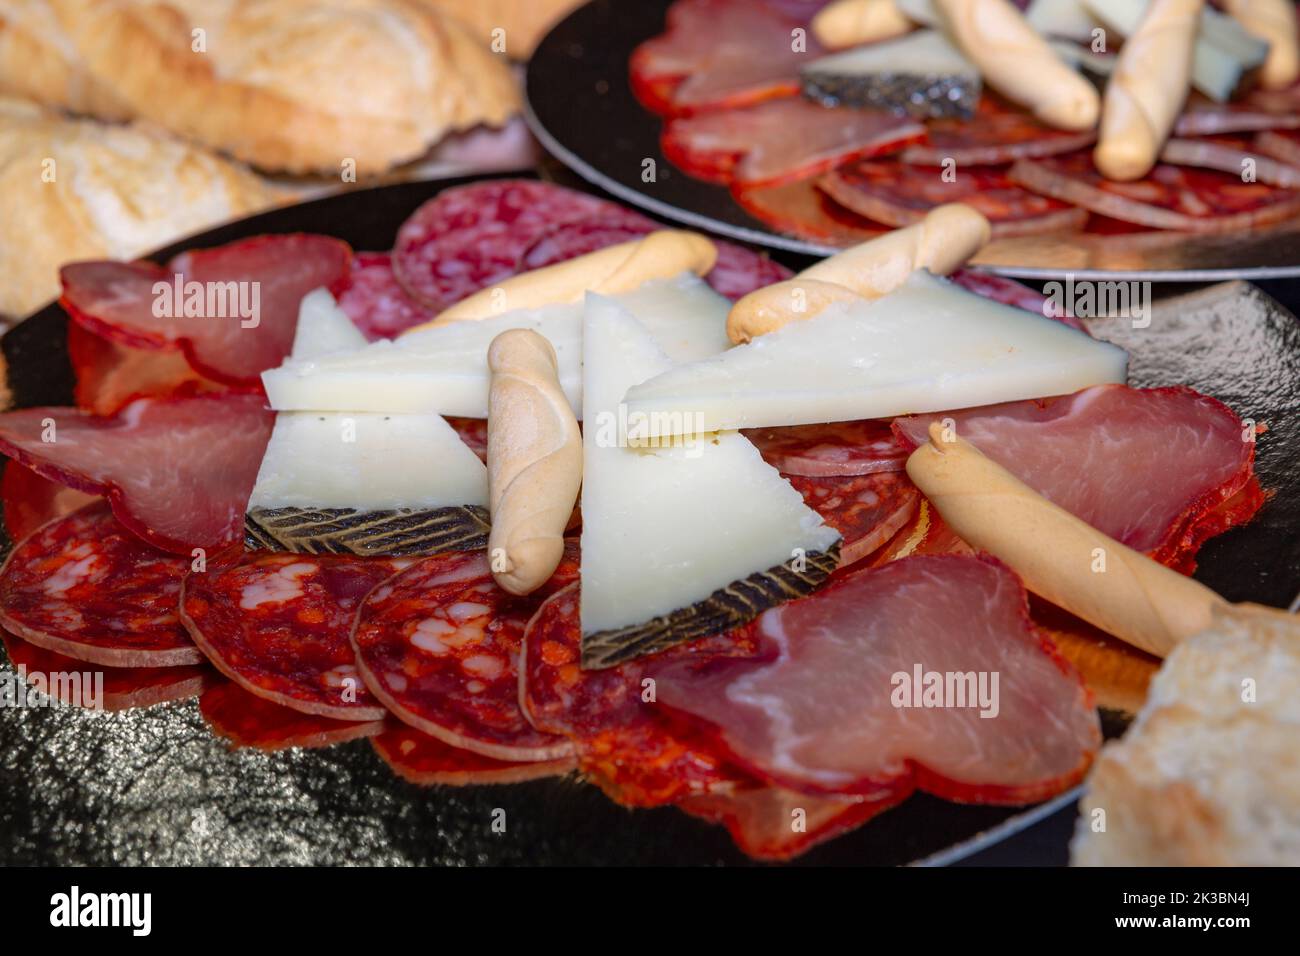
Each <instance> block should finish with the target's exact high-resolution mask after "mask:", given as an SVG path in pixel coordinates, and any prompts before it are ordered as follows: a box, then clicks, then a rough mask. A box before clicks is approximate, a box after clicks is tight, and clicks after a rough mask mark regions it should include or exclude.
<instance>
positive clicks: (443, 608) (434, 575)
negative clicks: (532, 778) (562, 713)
mask: <svg viewBox="0 0 1300 956" xmlns="http://www.w3.org/2000/svg"><path fill="white" fill-rule="evenodd" d="M577 573H578V564H577V560H576V557H575V556H574V555H573V554H570V555H567V556H566V558H565V560H563V561H562V562H561V564H560V567H559V569H558V570H557V571H556V573H555V575H554V576H553V577H552V579H551V584H550V587H551V589H554V588H559V587H563V586H564V585H566V584H568V583H570V582H572V581H573V580H574V579H575V578H576V577H577ZM548 593H549V592H548V591H546V590H543V591H542V592H540V593H539V594H537V595H535V596H529V597H527V598H517V597H515V596H514V595H511V594H509V593H507V592H506V591H504V590H502V589H501V588H500V587H499V586H498V585H497V583H496V582H495V581H494V580H493V579H492V572H491V570H490V569H489V567H488V563H487V556H486V555H485V554H484V553H482V552H473V553H469V552H454V553H448V554H442V555H437V556H435V557H431V558H425V559H423V560H421V561H418V562H416V563H415V564H413V565H411V566H410V567H409V568H407V569H406V570H405V571H402V572H401V573H400V574H398V575H397V576H395V577H393V578H391V579H390V580H388V581H386V582H385V583H383V584H381V585H380V586H379V587H377V588H375V590H374V591H372V592H371V593H370V595H369V597H367V598H366V600H365V601H364V602H363V603H362V605H361V609H360V610H359V611H358V613H357V617H356V623H355V624H354V626H353V631H352V646H353V648H354V650H355V651H356V657H357V665H358V666H359V667H360V669H361V673H362V676H363V677H364V678H365V682H366V685H367V686H368V687H369V688H370V691H371V693H373V694H374V695H375V696H376V697H377V698H379V700H380V701H381V702H382V703H383V704H384V706H385V707H387V708H388V709H389V710H390V711H392V712H393V714H394V715H395V716H397V717H399V718H400V719H401V720H403V721H405V722H406V723H408V724H410V725H411V726H412V727H414V728H415V729H417V730H419V731H421V732H423V733H426V734H430V735H432V736H434V737H437V738H438V739H439V740H441V741H443V743H446V744H449V745H451V746H453V747H459V748H461V749H463V750H471V751H473V752H474V753H477V754H481V755H483V756H485V757H492V758H493V759H495V760H507V761H518V762H533V761H539V760H556V759H560V758H563V757H568V756H569V755H570V753H571V750H572V748H571V746H570V745H569V742H568V741H567V740H565V739H564V738H563V737H559V736H556V735H554V734H550V733H545V732H543V731H540V730H538V729H537V728H536V727H534V726H532V725H531V724H529V723H528V721H527V720H526V719H525V718H524V715H523V712H522V711H521V710H520V707H519V676H518V673H519V672H518V666H519V645H520V642H521V641H522V640H523V636H524V629H525V628H526V627H527V625H528V620H529V618H531V617H532V615H533V612H534V611H535V610H536V609H537V607H538V605H539V604H540V603H541V600H542V599H543V598H545V597H546V595H547V594H548Z"/></svg>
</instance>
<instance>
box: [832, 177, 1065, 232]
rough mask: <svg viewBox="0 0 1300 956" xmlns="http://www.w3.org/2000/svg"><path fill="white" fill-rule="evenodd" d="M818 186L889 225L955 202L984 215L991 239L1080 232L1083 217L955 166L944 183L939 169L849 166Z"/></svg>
mask: <svg viewBox="0 0 1300 956" xmlns="http://www.w3.org/2000/svg"><path fill="white" fill-rule="evenodd" d="M817 185H818V186H819V187H820V188H821V189H822V190H823V191H824V192H825V193H826V194H827V195H828V196H830V197H831V198H832V199H833V200H835V201H836V202H837V203H839V204H840V205H841V206H844V207H845V208H846V209H849V210H851V211H853V212H855V213H857V214H858V215H860V216H865V217H866V218H867V219H871V220H874V221H875V222H879V223H884V224H885V225H888V226H894V227H901V226H910V225H913V224H914V223H918V222H920V221H921V220H922V219H923V218H925V215H926V214H927V213H928V212H930V210H932V209H934V208H935V207H936V206H942V205H944V204H945V203H953V202H960V203H965V204H966V205H968V206H970V207H972V208H974V209H976V210H978V211H979V212H981V213H983V214H984V216H985V218H987V219H988V221H989V223H990V224H991V225H992V227H993V237H994V238H1007V237H1010V236H1030V235H1037V234H1039V233H1047V232H1061V231H1070V230H1075V229H1081V228H1083V225H1084V223H1085V222H1086V221H1087V218H1088V216H1087V213H1085V212H1084V211H1083V210H1081V209H1075V208H1074V207H1073V206H1071V205H1069V204H1068V203H1066V202H1063V201H1060V200H1059V199H1053V198H1050V197H1047V196H1041V195H1036V194H1034V193H1033V192H1030V191H1028V190H1026V189H1024V188H1022V187H1021V186H1019V185H1017V184H1016V183H1015V182H1013V181H1012V180H1011V179H1009V178H1008V175H1007V172H1006V171H1005V170H1003V169H998V168H995V167H987V166H986V167H974V168H966V169H962V168H958V170H957V173H956V179H955V180H952V181H947V180H946V179H945V178H944V177H943V176H942V175H941V174H940V172H939V171H938V170H929V171H923V170H922V167H916V166H905V165H900V164H898V163H894V162H888V161H873V162H864V163H853V164H851V165H848V166H844V167H842V168H840V169H836V170H835V171H833V172H830V173H827V174H826V175H825V176H823V177H821V179H819V180H818V181H817Z"/></svg>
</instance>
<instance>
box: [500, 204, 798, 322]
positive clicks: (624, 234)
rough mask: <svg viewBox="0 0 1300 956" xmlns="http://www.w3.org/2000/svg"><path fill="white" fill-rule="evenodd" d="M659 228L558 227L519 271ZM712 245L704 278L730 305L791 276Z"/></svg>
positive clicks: (757, 257)
mask: <svg viewBox="0 0 1300 956" xmlns="http://www.w3.org/2000/svg"><path fill="white" fill-rule="evenodd" d="M658 228H659V226H658V224H657V223H654V222H651V221H649V220H647V221H646V222H645V223H644V224H641V225H636V224H632V223H627V224H623V225H618V224H612V225H605V224H603V223H590V222H579V223H571V224H569V225H567V226H559V227H557V228H555V229H553V230H551V231H550V232H547V233H546V234H545V235H543V236H542V237H541V238H540V239H539V240H537V242H536V243H534V244H533V246H532V248H530V249H529V250H528V251H527V252H526V253H524V256H523V259H522V260H521V262H520V270H519V271H521V272H523V271H527V270H529V269H540V268H542V267H544V266H549V265H554V264H555V263H557V262H563V261H565V260H567V259H573V258H576V257H577V256H583V255H587V254H588V253H591V252H596V251H597V250H599V249H604V248H606V247H607V246H613V245H617V244H618V243H620V242H630V241H632V240H634V239H640V238H641V237H642V236H644V235H646V234H647V233H650V232H653V231H654V230H655V229H658ZM713 244H714V246H715V247H716V248H717V250H718V261H717V263H716V264H715V265H714V267H713V268H712V269H711V270H710V271H709V274H708V275H707V276H705V277H704V278H705V281H707V282H708V283H709V285H711V286H712V287H713V289H714V290H715V291H716V292H717V293H718V294H719V295H724V296H726V297H727V298H728V299H731V300H732V301H733V302H734V301H735V300H736V299H739V298H741V297H742V296H745V295H748V294H749V293H751V292H753V291H754V290H755V289H761V288H763V287H764V286H768V285H772V284H773V283H775V282H781V281H784V280H785V279H788V278H790V276H791V275H793V273H792V272H791V271H790V270H789V269H787V268H786V267H785V266H783V265H781V264H780V263H779V262H773V261H772V260H771V259H769V258H768V257H767V256H765V255H761V254H759V253H757V252H752V251H750V250H749V249H746V248H744V247H743V246H738V245H736V244H735V243H732V242H725V241H723V240H721V239H714V240H713Z"/></svg>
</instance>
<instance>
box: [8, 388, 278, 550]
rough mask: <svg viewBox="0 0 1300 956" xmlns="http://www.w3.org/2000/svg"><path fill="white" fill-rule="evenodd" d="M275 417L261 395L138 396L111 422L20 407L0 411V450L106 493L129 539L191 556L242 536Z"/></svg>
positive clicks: (33, 466) (50, 474)
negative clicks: (133, 537) (133, 535)
mask: <svg viewBox="0 0 1300 956" xmlns="http://www.w3.org/2000/svg"><path fill="white" fill-rule="evenodd" d="M274 417H275V416H274V414H273V413H272V412H270V411H268V410H267V409H266V407H265V399H264V398H262V397H261V396H260V395H254V394H237V393H222V394H212V395H196V396H190V397H185V398H166V399H162V398H142V399H138V400H136V401H134V402H132V403H131V404H130V405H128V406H127V407H126V408H124V409H122V411H121V412H119V413H118V414H117V415H115V416H114V417H112V418H98V417H96V416H93V415H87V414H86V413H85V412H82V411H79V410H77V409H75V408H24V409H22V410H20V411H13V412H5V413H4V414H0V452H3V453H4V454H6V455H8V456H9V457H11V458H14V459H16V460H18V461H20V462H21V463H23V464H24V465H26V466H27V467H29V468H31V469H32V470H33V471H35V472H36V473H37V474H39V475H41V476H42V477H45V478H50V479H53V480H55V481H59V482H61V483H62V484H65V485H67V486H69V487H71V488H76V489H78V490H80V491H84V492H87V493H90V494H96V495H100V494H102V495H105V496H106V497H107V498H108V500H109V503H110V504H111V505H112V507H113V513H114V514H115V515H116V516H117V517H118V519H119V520H120V521H121V522H122V523H123V524H124V525H126V526H127V527H128V528H130V529H131V530H132V531H133V532H135V533H136V534H138V535H139V536H140V537H142V538H144V539H145V540H147V541H149V542H150V543H152V544H154V545H156V546H157V547H160V548H163V549H164V550H167V551H172V552H175V553H178V554H185V555H188V554H189V553H190V552H191V550H192V549H193V548H195V547H203V548H214V547H218V546H220V545H222V544H226V543H229V542H231V541H235V540H238V539H240V538H241V537H242V535H243V525H244V506H245V505H246V504H247V503H248V496H249V494H250V493H251V492H252V490H253V483H254V481H256V479H257V470H258V468H259V467H260V466H261V462H262V454H263V453H264V452H265V451H266V443H267V441H268V440H269V439H270V437H271V425H272V422H273V419H274Z"/></svg>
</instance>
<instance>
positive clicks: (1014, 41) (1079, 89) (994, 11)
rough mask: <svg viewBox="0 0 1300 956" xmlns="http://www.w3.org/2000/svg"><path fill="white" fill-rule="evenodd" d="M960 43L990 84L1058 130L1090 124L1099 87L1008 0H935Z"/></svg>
mask: <svg viewBox="0 0 1300 956" xmlns="http://www.w3.org/2000/svg"><path fill="white" fill-rule="evenodd" d="M935 6H937V7H938V8H939V11H940V13H942V14H943V17H944V20H945V22H946V23H947V25H948V28H949V30H950V31H951V33H952V35H953V38H954V39H955V40H956V41H957V45H958V46H959V47H961V51H962V52H963V53H965V54H966V56H967V57H968V58H969V59H970V61H971V62H972V63H974V64H975V65H976V66H977V67H979V71H980V73H981V74H982V75H983V76H984V79H985V80H987V81H988V84H989V85H990V86H992V87H993V88H994V89H996V90H997V91H998V92H999V93H1001V94H1002V95H1003V96H1005V97H1007V98H1008V99H1011V100H1015V101H1016V102H1017V103H1020V104H1021V105H1023V106H1026V107H1028V108H1029V109H1030V110H1032V111H1033V113H1034V115H1035V116H1037V117H1038V118H1039V119H1040V120H1042V121H1043V122H1044V123H1047V124H1048V125H1049V126H1055V127H1057V128H1059V129H1072V130H1083V129H1091V128H1092V127H1093V126H1094V125H1095V124H1096V122H1097V114H1098V112H1099V110H1100V99H1099V97H1098V96H1097V90H1096V89H1095V88H1094V87H1093V85H1092V84H1091V83H1089V82H1088V81H1087V80H1086V79H1084V78H1083V77H1082V76H1080V75H1079V73H1078V72H1077V71H1076V70H1074V69H1073V68H1072V67H1070V66H1069V65H1068V64H1066V62H1065V61H1064V60H1062V59H1061V57H1060V55H1059V54H1058V53H1057V52H1056V51H1055V50H1053V49H1052V46H1051V44H1049V43H1048V42H1047V40H1045V39H1044V38H1043V37H1041V36H1039V35H1038V32H1037V31H1036V30H1035V29H1034V28H1033V27H1032V26H1030V25H1029V22H1028V21H1027V20H1026V19H1025V18H1024V15H1023V14H1021V12H1020V11H1019V10H1017V9H1016V8H1015V7H1014V6H1012V5H1011V4H1010V3H1009V2H1008V0H935Z"/></svg>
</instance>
